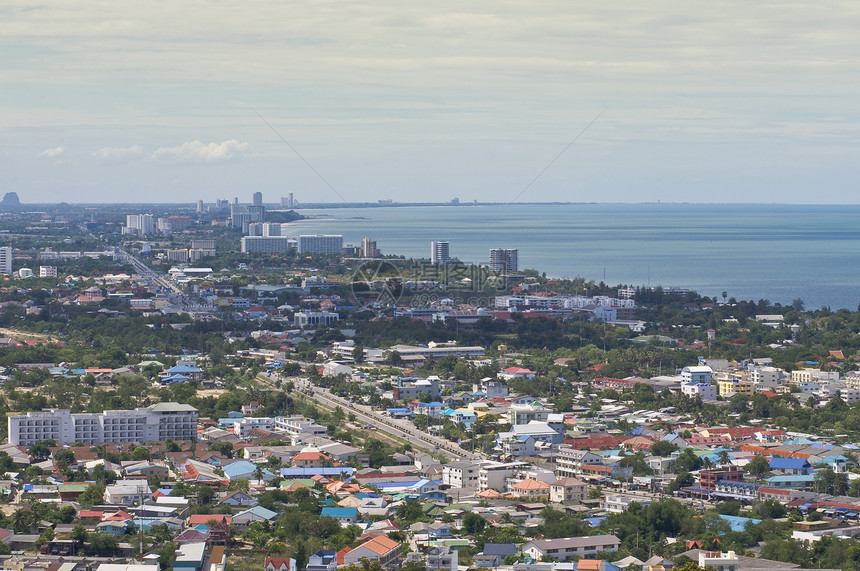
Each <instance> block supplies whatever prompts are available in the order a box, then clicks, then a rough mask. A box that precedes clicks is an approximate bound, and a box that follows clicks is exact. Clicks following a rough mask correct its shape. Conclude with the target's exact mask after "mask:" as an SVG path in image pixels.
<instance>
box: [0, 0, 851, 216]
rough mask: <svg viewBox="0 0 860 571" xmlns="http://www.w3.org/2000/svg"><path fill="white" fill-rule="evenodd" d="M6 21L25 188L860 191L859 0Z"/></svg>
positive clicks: (1, 187)
mask: <svg viewBox="0 0 860 571" xmlns="http://www.w3.org/2000/svg"><path fill="white" fill-rule="evenodd" d="M0 22H3V25H2V26H0V82H2V83H0V85H2V89H0V134H2V136H0V192H7V191H10V190H14V191H16V192H18V194H19V196H20V197H21V199H22V201H24V202H57V201H61V200H65V201H69V202H78V201H80V202H114V201H172V202H178V201H182V202H191V201H195V200H197V199H203V200H204V201H207V202H211V201H214V200H215V199H216V198H232V197H233V196H238V197H240V200H242V201H248V200H250V195H251V193H252V192H254V191H257V190H259V191H261V192H263V196H264V200H265V201H266V202H276V201H278V199H279V197H281V196H284V195H286V194H287V193H288V192H294V193H295V195H296V197H297V198H298V199H299V200H305V201H314V202H318V201H326V202H337V201H340V200H342V199H346V200H350V201H353V200H355V201H358V200H372V201H375V200H377V199H384V198H393V199H395V200H401V201H444V200H449V199H450V198H452V197H454V196H457V197H459V198H460V199H461V200H463V201H468V200H473V199H477V200H481V201H509V200H514V199H517V197H519V198H518V200H520V201H553V200H561V201H601V202H604V201H608V202H641V201H657V200H662V201H689V202H799V203H856V202H857V201H858V200H857V198H856V192H855V189H854V187H855V186H856V181H857V180H858V176H857V175H858V174H860V172H858V171H860V166H858V165H860V147H858V145H860V97H858V95H857V94H858V93H860V40H858V39H857V32H856V31H857V29H860V4H857V3H856V2H835V1H831V2H823V3H817V4H815V5H814V6H813V5H809V4H808V3H802V2H757V3H750V2H739V1H729V2H721V3H704V2H684V3H679V2H668V1H661V0H656V1H653V2H648V3H642V2H628V1H619V2H612V3H600V2H578V1H576V2H570V1H554V0H547V1H545V2H522V1H519V2H514V1H499V0H495V1H492V2H491V1H484V0H476V1H472V2H453V1H444V0H443V1H439V2H432V3H405V2H396V1H373V2H366V1H365V2H363V1H360V0H359V1H355V2H330V1H324V0H322V1H310V0H308V1H304V0H297V1H292V2H271V1H257V0H249V1H245V2H214V1H211V2H210V1H204V0H197V1H186V2H157V3H118V2H110V1H99V2H94V1H86V0H83V1H81V2H74V3H70V2H60V1H44V0H43V1H40V0H6V1H4V2H3V3H0ZM257 113H259V114H260V115H262V116H263V117H264V118H265V119H266V121H268V122H269V123H271V125H272V126H273V127H274V128H275V129H276V130H277V131H278V133H280V135H281V136H283V138H284V139H286V140H287V141H289V143H290V144H291V145H292V146H293V147H294V148H295V149H296V150H297V151H298V152H299V153H301V155H302V156H303V157H304V159H305V160H307V162H309V163H310V164H311V165H313V167H314V168H315V169H316V170H317V171H318V172H319V173H320V174H321V175H322V176H323V177H324V178H325V179H326V181H328V183H330V184H331V186H332V187H333V188H334V189H335V190H334V191H332V190H331V188H329V187H328V186H327V185H326V183H325V182H323V181H322V180H320V179H319V178H318V177H317V175H316V174H314V173H313V171H312V170H311V169H310V168H309V167H308V166H307V165H306V164H305V163H304V162H303V161H302V160H301V159H300V158H299V157H297V156H296V155H295V154H294V152H293V151H292V150H291V149H290V148H289V146H288V145H286V144H285V143H284V142H283V141H282V140H281V139H280V138H279V137H278V135H276V134H275V133H274V132H273V131H272V130H271V129H270V128H269V127H268V126H267V125H266V123H264V122H263V121H262V120H261V119H260V117H259V116H258V115H257ZM598 116H599V119H598V120H597V121H596V122H594V124H593V125H592V126H591V127H590V128H589V129H587V131H586V132H585V133H582V131H583V129H584V128H585V127H586V125H588V124H589V123H590V122H591V121H593V120H594V119H595V117H598ZM580 134H581V136H580V138H579V139H578V140H577V141H576V143H574V144H573V145H572V146H571V147H570V149H569V150H568V151H567V152H565V153H564V154H563V155H562V156H561V157H560V158H559V159H558V160H557V161H556V162H555V163H554V164H553V165H552V167H551V168H549V169H548V170H547V171H546V173H545V174H544V175H542V176H541V177H540V178H539V179H538V180H537V181H536V182H535V183H534V184H533V185H532V186H531V187H529V188H528V190H526V191H525V192H523V191H524V189H526V187H527V185H528V184H529V182H530V181H531V180H532V179H534V177H535V176H537V175H538V173H540V172H541V171H542V170H543V169H544V168H545V167H546V166H547V165H548V164H549V163H550V162H551V161H552V160H553V158H554V157H556V156H557V155H558V153H559V152H561V151H562V149H564V148H565V147H566V146H567V145H568V144H570V143H571V141H573V140H574V139H575V138H576V137H577V136H578V135H580Z"/></svg>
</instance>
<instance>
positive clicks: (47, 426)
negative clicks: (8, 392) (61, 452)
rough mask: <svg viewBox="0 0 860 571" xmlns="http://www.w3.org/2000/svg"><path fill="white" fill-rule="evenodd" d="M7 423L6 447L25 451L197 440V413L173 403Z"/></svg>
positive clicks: (43, 414) (34, 415)
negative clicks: (43, 446)
mask: <svg viewBox="0 0 860 571" xmlns="http://www.w3.org/2000/svg"><path fill="white" fill-rule="evenodd" d="M7 423H8V428H9V443H10V444H15V445H17V446H25V447H27V446H32V445H33V444H35V443H37V442H40V441H42V440H49V439H51V440H55V441H56V442H57V443H58V444H61V445H64V446H65V445H68V444H71V443H72V442H83V443H85V444H102V443H104V444H114V443H120V442H159V441H161V442H163V441H164V440H166V439H167V438H172V439H173V440H193V439H195V438H196V437H197V409H196V408H194V407H193V406H191V405H187V404H178V403H175V402H164V403H158V404H155V405H152V406H150V407H146V408H136V409H134V410H106V411H104V412H101V413H72V412H70V411H69V410H68V409H56V408H52V409H46V410H42V411H38V412H28V413H27V414H21V415H16V416H10V417H8V419H7Z"/></svg>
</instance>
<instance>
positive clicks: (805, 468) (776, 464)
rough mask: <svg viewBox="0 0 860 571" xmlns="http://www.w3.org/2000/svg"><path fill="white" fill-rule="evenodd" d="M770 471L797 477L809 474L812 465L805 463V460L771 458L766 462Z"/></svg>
mask: <svg viewBox="0 0 860 571" xmlns="http://www.w3.org/2000/svg"><path fill="white" fill-rule="evenodd" d="M768 464H769V465H770V469H771V470H774V471H779V472H782V473H784V474H789V475H797V474H809V471H810V469H811V468H812V465H810V463H809V462H807V461H806V458H778V457H773V458H771V459H770V462H768Z"/></svg>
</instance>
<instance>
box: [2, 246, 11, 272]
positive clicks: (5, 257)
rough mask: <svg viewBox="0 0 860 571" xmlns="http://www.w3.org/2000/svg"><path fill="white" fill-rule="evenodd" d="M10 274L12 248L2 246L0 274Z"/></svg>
mask: <svg viewBox="0 0 860 571" xmlns="http://www.w3.org/2000/svg"><path fill="white" fill-rule="evenodd" d="M11 273H12V247H11V246H3V247H2V248H0V274H11Z"/></svg>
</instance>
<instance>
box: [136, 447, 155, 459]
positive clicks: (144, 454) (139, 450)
mask: <svg viewBox="0 0 860 571" xmlns="http://www.w3.org/2000/svg"><path fill="white" fill-rule="evenodd" d="M132 458H134V459H135V460H150V459H151V458H152V455H151V454H150V453H149V449H148V448H147V447H145V446H137V447H135V449H134V451H133V452H132Z"/></svg>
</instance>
